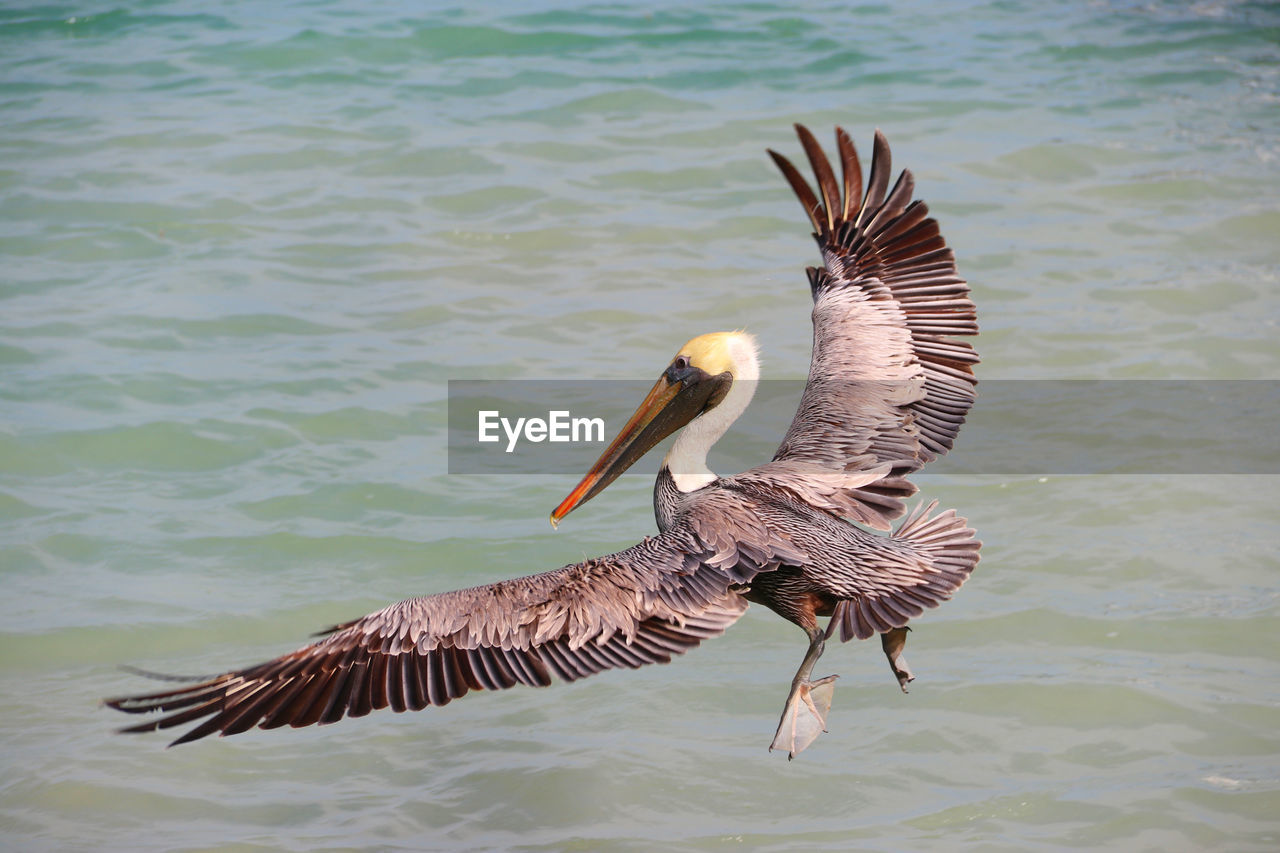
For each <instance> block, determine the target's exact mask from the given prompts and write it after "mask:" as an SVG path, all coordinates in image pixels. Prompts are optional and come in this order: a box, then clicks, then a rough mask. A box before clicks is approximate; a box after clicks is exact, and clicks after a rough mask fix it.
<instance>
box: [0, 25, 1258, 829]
mask: <svg viewBox="0 0 1280 853" xmlns="http://www.w3.org/2000/svg"><path fill="white" fill-rule="evenodd" d="M795 121H803V122H805V123H806V124H809V125H810V126H812V127H813V128H815V130H818V129H821V138H822V139H823V140H824V141H825V140H829V139H830V136H829V134H830V126H831V125H833V124H835V123H840V124H842V125H843V126H845V127H846V128H848V129H849V130H850V132H851V133H852V134H853V135H854V137H855V138H856V140H857V141H858V142H859V143H860V144H861V145H862V146H863V148H864V149H865V148H866V147H867V145H868V141H869V138H870V135H871V133H872V131H873V129H874V128H875V127H880V128H882V129H884V131H885V132H886V134H887V135H888V137H889V140H890V142H891V144H892V146H893V151H894V155H895V163H896V164H897V165H898V166H909V167H910V168H911V169H912V170H913V171H914V173H915V176H916V180H917V186H918V192H919V194H920V195H921V196H922V197H924V198H925V199H927V200H928V201H929V203H930V206H931V208H932V209H933V211H934V212H935V214H936V215H937V216H938V218H939V220H940V221H941V223H942V226H943V232H944V234H945V235H946V237H947V239H948V241H949V243H950V244H951V245H952V246H953V247H955V250H956V253H957V256H958V257H959V261H960V267H961V271H962V273H963V274H964V275H965V276H966V277H967V278H968V279H969V280H970V281H971V283H972V285H973V289H974V295H975V299H976V300H977V303H978V306H979V312H980V320H981V323H982V327H983V332H982V336H981V337H980V338H979V339H978V347H979V351H980V353H981V354H982V357H983V365H982V367H981V373H980V376H981V377H982V378H984V379H1013V378H1017V379H1039V378H1093V379H1114V380H1122V379H1135V378H1142V379H1161V378H1170V377H1178V378H1185V379H1205V380H1211V379H1277V378H1280V335H1278V334H1277V318H1278V317H1280V287H1278V285H1280V277H1278V273H1277V271H1278V270H1280V204H1278V203H1277V201H1276V199H1277V198H1280V13H1277V11H1276V8H1275V7H1274V6H1273V5H1270V4H1266V3H1252V4H1251V3H1234V2H1201V3H1175V2H1156V3H1151V4H1136V3H1134V4H1130V3H1119V2H1117V3H1092V4H1083V3H1056V4H1055V3H1017V2H991V3H981V2H977V3H955V4H946V5H941V4H938V5H933V4H924V3H910V2H908V3H901V4H892V5H890V4H886V5H870V4H868V5H854V6H845V5H839V4H801V5H784V4H775V3H751V4H746V3H743V4H717V5H714V6H707V7H705V8H700V9H699V10H696V11H695V10H690V9H685V8H683V7H681V6H678V5H674V4H657V5H653V6H648V7H646V8H643V9H641V8H638V7H634V8H633V7H629V6H625V5H617V4H612V5H606V4H601V5H590V4H572V3H565V4H552V3H545V2H538V3H528V4H521V3H507V4H491V5H488V6H487V7H486V9H485V10H483V11H481V10H478V9H470V8H468V7H462V6H459V7H454V8H451V9H444V10H428V11H423V9H421V8H419V7H418V6H417V5H415V4H408V3H403V4H401V3H393V2H388V3H378V4H363V3H348V2H339V0H319V2H312V3H272V4H250V3H240V4H229V5H225V6H218V5H215V6H212V7H210V6H208V5H207V4H195V3H189V2H172V3H163V2H158V3H137V4H132V5H127V6H126V5H121V6H113V5H110V4H98V5H93V4H91V5H89V6H82V5H50V6H41V7H25V8H24V7H20V6H16V5H8V6H6V7H5V8H4V9H3V10H0V258H2V260H0V263H2V270H0V376H2V377H3V379H2V380H0V578H2V579H3V580H2V582H3V590H4V595H3V596H2V597H0V632H2V633H0V761H2V762H3V767H4V773H3V777H2V781H0V831H2V832H3V836H4V839H5V840H4V844H3V846H4V847H5V848H6V849H21V850H44V849H59V850H62V849H136V848H138V847H142V848H146V849H236V850H246V849H288V850H321V849H323V850H336V849H356V848H369V847H373V848H382V849H463V850H483V849H494V848H508V849H519V850H566V849H569V850H575V849H576V850H600V849H606V850H636V851H641V850H651V849H655V848H658V847H661V848H667V849H676V850H721V849H743V850H751V849H767V850H806V851H807V850H823V849H825V850H847V849H868V850H885V851H896V850H903V849H957V848H963V849H979V850H1010V851H1013V850H1027V849H1042V850H1056V849H1064V848H1086V849H1095V848H1103V849H1114V850H1126V851H1128V850H1140V849H1142V850H1161V851H1168V850H1200V849H1224V850H1225V849H1229V850H1273V849H1275V848H1276V847H1277V846H1278V845H1280V819H1277V815H1280V734H1278V732H1280V618H1278V617H1280V601H1278V600H1277V580H1278V574H1277V568H1278V567H1280V562H1278V560H1277V556H1276V554H1277V546H1278V545H1280V533H1278V531H1277V522H1276V514H1277V499H1278V498H1280V488H1278V486H1280V484H1278V483H1277V479H1276V478H1275V477H1274V476H1214V475H1210V474H1206V475H1198V476H1157V475H1133V476H1065V475H1063V474H1062V473H1061V472H1054V471H1047V472H1045V473H1044V474H1043V475H1028V476H1019V477H1009V476H996V475H972V476H970V475H965V476H959V475H953V476H947V477H923V478H922V484H923V486H924V491H925V493H926V494H927V495H929V496H930V497H938V498H940V499H941V500H942V502H943V503H944V504H945V505H949V506H955V507H957V508H959V509H960V511H961V512H962V514H964V515H966V516H968V517H969V519H970V520H971V522H972V523H973V524H974V526H976V527H977V528H978V529H979V532H980V535H981V537H982V539H983V540H984V543H985V546H984V551H983V555H984V556H983V561H982V563H981V565H980V566H979V568H978V571H977V572H976V573H975V575H974V577H973V579H972V580H971V581H970V582H969V584H967V585H966V586H965V587H964V589H962V590H961V591H960V593H959V594H958V595H957V597H956V598H955V600H954V601H952V602H950V603H948V604H947V605H946V606H944V607H942V608H941V609H939V610H937V611H933V612H930V613H929V614H928V615H927V617H926V618H924V619H921V620H919V622H918V623H917V624H916V629H915V632H914V633H913V634H912V637H911V644H910V647H909V649H908V654H909V658H910V660H911V663H912V665H913V667H914V669H915V670H916V673H917V675H918V676H919V677H918V679H917V681H916V682H915V684H914V685H913V686H912V692H911V693H910V694H909V695H907V696H903V695H901V694H900V693H899V692H898V690H897V687H896V685H895V684H894V683H893V680H892V678H891V677H890V675H889V673H888V671H887V669H886V668H885V666H884V663H883V660H882V658H881V656H880V652H879V650H878V648H872V647H871V646H868V645H866V644H862V645H856V644H855V645H847V646H839V647H832V648H829V650H828V652H827V654H826V656H825V657H824V659H823V661H822V663H821V665H820V669H821V673H820V674H825V673H826V672H838V673H840V674H841V676H842V678H841V681H840V683H839V688H838V689H837V691H836V697H835V705H834V709H833V712H832V718H831V721H830V729H831V732H830V734H828V735H825V736H823V738H821V739H820V740H819V741H818V743H817V744H816V745H815V746H814V747H812V748H811V749H810V750H809V751H808V752H806V753H805V754H804V755H803V756H801V758H799V759H797V760H796V761H795V762H792V763H788V762H787V761H786V760H785V759H781V758H779V757H778V756H777V755H773V756H770V755H768V754H766V752H765V747H766V745H767V744H768V742H769V739H770V737H771V735H772V730H773V726H774V725H775V723H776V720H777V716H776V715H777V713H778V712H779V710H780V707H781V703H782V701H783V698H784V696H785V693H786V689H787V685H788V682H789V680H790V677H791V674H792V672H793V671H794V668H795V666H796V665H797V663H798V662H799V658H800V656H801V654H802V651H803V637H802V635H801V634H800V632H799V631H797V630H796V629H795V628H794V627H793V626H791V625H789V624H787V623H785V622H783V621H781V620H780V619H778V618H777V617H775V616H773V615H772V614H770V613H768V612H765V611H762V610H760V609H759V608H753V609H752V611H751V612H749V613H748V614H747V616H746V617H745V618H744V619H743V620H742V621H741V622H740V623H739V624H738V625H737V626H735V627H734V628H733V629H732V630H731V631H730V632H729V633H728V634H727V635H726V636H725V637H724V638H722V639H719V640H716V641H714V642H711V643H708V644H707V645H706V646H705V647H704V648H702V649H699V650H698V651H696V652H695V653H693V654H691V655H690V656H688V657H687V658H685V659H682V660H679V661H678V662H677V663H675V664H673V665H672V666H667V667H651V668H648V669H645V670H641V671H638V672H627V673H609V674H605V675H602V676H599V677H597V678H594V679H591V680H588V681H586V682H581V683H578V684H575V685H572V686H557V687H555V688H552V689H548V690H540V691H534V690H515V691H510V692H508V693H505V694H503V695H479V696H473V697H468V698H467V699H465V700H462V701H460V702H457V703H454V704H452V705H450V706H449V707H447V708H443V709H435V710H429V711H426V712H423V713H419V714H410V715H394V714H390V713H383V714H375V715H373V716H371V717H368V718H365V719H362V720H356V721H346V722H343V723H341V724H339V725H336V726H332V727H328V728H324V729H318V730H300V731H272V732H257V731H255V732H251V733H248V734H245V735H241V736H238V737H236V738H233V739H228V740H217V739H214V740H211V741H205V742H201V743H198V744H195V745H192V746H188V747H184V748H181V749H174V750H168V751H166V750H165V749H163V744H164V743H165V742H166V741H165V740H164V739H162V738H159V737H128V738H126V737H120V736H116V735H113V734H112V730H113V728H114V727H115V726H116V725H118V724H119V723H121V722H122V721H123V718H119V715H115V714H113V713H111V712H109V711H107V710H104V709H102V708H100V707H98V702H99V700H100V699H101V697H103V696H107V695H113V694H118V693H121V692H131V691H135V692H136V691H140V690H145V689H147V688H148V687H149V686H150V685H149V684H148V683H147V682H144V681H142V680H141V679H138V678H136V677H134V676H130V675H128V674H125V673H122V672H121V671H119V670H118V669H117V667H118V665H120V664H126V663H127V664H135V665H140V666H145V667H150V668H154V669H159V670H168V671H178V672H192V673H201V672H216V671H219V670H221V669H224V668H226V667H231V666H236V665H241V664H245V663H250V662H254V661H257V660H260V659H263V658H266V657H268V656H272V655H275V654H278V653H281V652H284V651H288V650H290V649H292V648H294V647H295V646H296V645H298V644H300V643H301V642H302V641H304V639H305V638H306V636H307V635H308V634H309V633H310V632H312V631H314V630H316V629H318V628H321V627H323V626H325V625H329V624H332V623H334V622H335V621H339V620H343V619H348V618H352V617H354V616H358V615H360V614H362V613H365V612H367V611H369V610H372V609H374V608H376V607H379V606H381V605H382V604H385V603H387V602H389V601H392V600H395V599H398V598H401V597H404V596H407V595H411V594H418V593H424V592H432V591H439V590H444V589H450V588H454V587H458V586H463V585H469V584H473V583H482V582H486V581H489V580H494V579H497V578H501V577H507V576H511V575H517V574H525V573H529V572H533V571H539V570H543V569H548V568H553V567H556V566H559V565H562V564H564V563H567V562H572V561H576V560H579V559H581V558H582V557H583V556H584V555H590V554H597V553H603V552H607V551H612V550H616V549H617V548H619V547H622V546H625V545H628V544H630V543H632V542H634V541H636V540H637V539H638V538H639V537H640V536H642V535H644V534H645V533H649V532H652V530H653V518H652V509H651V505H650V494H649V492H650V482H649V481H648V480H647V479H645V478H641V477H630V478H624V479H622V480H620V481H619V482H618V483H617V484H616V485H615V486H614V487H613V488H612V489H611V490H610V491H609V492H607V493H605V494H604V495H602V496H601V497H600V498H598V499H596V500H595V501H593V502H592V504H591V505H590V506H589V507H587V508H584V509H583V510H581V511H579V512H578V513H575V514H574V515H573V516H572V517H570V518H569V519H568V520H567V521H566V523H565V524H564V525H562V527H561V529H560V531H559V532H556V533H553V532H552V531H551V530H550V529H549V527H548V526H547V523H546V516H547V512H548V511H549V510H550V509H551V508H552V507H553V506H554V505H555V504H556V503H557V502H558V501H559V500H560V498H561V497H563V496H564V494H565V493H566V492H567V490H568V489H569V488H570V487H571V486H572V485H573V482H574V477H573V476H571V475H569V474H564V475H557V476H546V477H533V476H521V477H512V478H500V477H480V476H458V475H448V474H447V473H446V471H447V461H446V456H445V450H446V446H445V432H446V426H447V422H446V399H445V393H446V388H447V386H446V383H447V381H448V380H449V379H460V378H473V379H474V378H541V379H556V378H574V379H594V378H614V377H625V378H649V377H652V376H654V375H656V373H657V371H658V370H659V369H660V368H661V366H662V365H664V364H665V363H666V361H667V359H669V357H670V356H671V354H672V353H673V352H674V350H675V348H676V347H677V346H678V345H679V344H680V343H681V342H683V341H684V340H685V339H687V338H689V337H691V336H693V335H695V334H698V333H701V332H706V331H713V330H719V329H728V328H741V327H745V328H747V329H750V330H751V331H752V332H754V333H755V334H756V335H757V336H758V337H759V339H760V341H761V344H762V347H763V352H764V362H765V371H766V376H769V377H773V378H779V377H782V378H787V377H791V378H794V377H801V376H803V375H804V372H805V370H806V368H807V364H808V347H809V334H810V332H809V326H808V323H809V320H808V311H809V307H808V294H807V288H806V284H805V279H804V275H803V272H802V267H803V266H804V265H805V264H809V263H813V262H815V260H816V253H815V252H814V248H813V244H812V242H811V240H810V238H809V236H808V233H807V230H808V229H807V228H806V227H805V226H804V224H803V217H802V214H801V211H800V209H799V207H798V206H797V205H796V203H795V201H794V200H793V198H791V196H790V194H789V191H788V190H787V189H786V186H785V184H784V182H783V181H782V180H781V178H780V177H779V176H778V175H777V174H776V173H775V171H774V170H773V167H772V165H771V164H770V163H769V161H768V159H767V157H766V156H765V154H764V148H765V147H773V148H777V149H779V150H782V151H784V152H787V153H790V154H797V153H798V145H797V144H796V142H795V140H794V137H793V136H792V134H791V130H790V125H791V123H792V122H795ZM1212 405H1213V401H1212V400H1206V406H1212ZM1250 417H1253V418H1257V417H1258V413H1257V412H1251V411H1238V410H1230V411H1222V412H1221V413H1220V419H1221V420H1222V421H1223V422H1224V423H1233V424H1234V423H1238V421H1239V420H1241V419H1248V418H1250ZM1268 426H1270V428H1274V425H1267V424H1259V426H1258V429H1259V430H1261V431H1265V430H1266V429H1267V428H1268ZM1026 439H1027V441H1029V442H1034V441H1035V440H1036V436H1034V435H1029V436H1027V437H1026ZM964 450H965V445H964V434H963V433H962V434H961V438H960V442H959V444H958V445H957V449H956V454H957V455H959V454H963V453H964ZM646 465H647V466H649V470H653V469H656V462H653V461H649V462H644V463H641V467H643V466H646ZM1204 470H1207V471H1212V470H1213V468H1212V466H1211V465H1206V466H1205V468H1204Z"/></svg>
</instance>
